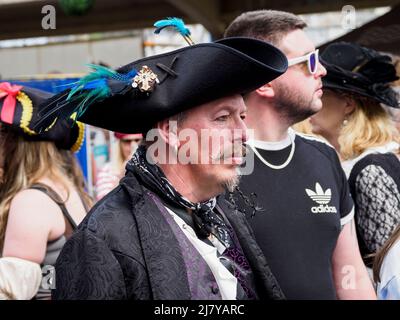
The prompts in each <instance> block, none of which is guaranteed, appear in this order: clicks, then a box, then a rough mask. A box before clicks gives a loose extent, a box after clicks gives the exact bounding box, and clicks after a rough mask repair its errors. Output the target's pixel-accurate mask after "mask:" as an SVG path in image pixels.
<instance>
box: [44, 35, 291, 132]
mask: <svg viewBox="0 0 400 320" xmlns="http://www.w3.org/2000/svg"><path fill="white" fill-rule="evenodd" d="M92 67H94V68H95V69H96V72H94V73H92V74H89V75H88V76H86V77H84V78H82V79H81V81H80V82H79V83H77V84H76V85H75V87H73V88H72V89H68V90H66V91H65V92H64V93H61V94H60V95H58V96H56V97H54V98H53V99H50V100H49V101H48V102H47V103H46V107H45V110H44V111H43V113H42V116H43V117H42V121H41V122H40V123H39V124H37V127H41V128H44V127H46V126H47V125H48V124H49V123H50V122H51V121H52V119H54V117H56V116H59V117H60V116H61V117H65V116H68V115H70V114H72V113H74V112H77V115H78V119H79V120H80V121H82V122H84V123H88V124H91V125H94V126H97V127H101V128H105V129H108V130H112V131H118V132H123V133H143V132H146V130H148V129H149V128H151V127H152V126H153V125H154V124H155V123H157V122H158V121H160V120H163V119H166V118H168V117H170V116H173V115H175V114H178V113H180V112H183V111H185V110H188V109H190V108H193V107H195V106H198V105H201V104H204V103H207V102H210V101H213V100H216V99H219V98H222V97H226V96H230V95H233V94H243V93H246V92H250V91H252V90H255V89H257V88H259V87H260V86H262V85H263V84H265V83H268V82H270V81H271V80H273V79H275V78H277V77H278V76H280V75H281V74H282V73H284V72H285V71H286V69H287V67H288V62H287V59H286V57H285V55H284V54H283V53H282V52H281V51H280V50H279V49H277V48H276V47H274V46H272V45H271V44H268V43H266V42H264V41H260V40H255V39H250V38H239V37H238V38H226V39H222V40H219V41H216V42H212V43H202V44H196V45H192V46H187V47H184V48H182V49H179V50H175V51H172V52H168V53H165V54H161V55H156V56H152V57H147V58H143V59H140V60H138V61H135V62H133V63H130V64H128V65H125V66H123V67H121V68H119V69H118V70H116V72H115V71H112V70H106V69H105V68H102V67H99V66H92ZM113 72H114V73H116V74H114V75H113ZM72 91H73V92H72Z"/></svg>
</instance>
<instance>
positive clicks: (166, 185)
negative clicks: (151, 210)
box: [127, 146, 233, 249]
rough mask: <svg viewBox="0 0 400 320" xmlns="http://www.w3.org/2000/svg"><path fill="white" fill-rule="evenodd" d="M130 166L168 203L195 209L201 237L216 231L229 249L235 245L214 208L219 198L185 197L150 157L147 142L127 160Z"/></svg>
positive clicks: (198, 234) (195, 222) (193, 210)
mask: <svg viewBox="0 0 400 320" xmlns="http://www.w3.org/2000/svg"><path fill="white" fill-rule="evenodd" d="M127 169H130V170H132V171H133V172H134V174H135V176H136V177H137V178H138V179H139V180H140V182H141V183H142V184H143V185H144V186H145V187H146V188H148V189H149V190H151V191H152V192H154V193H155V194H156V195H157V196H158V197H160V198H161V199H162V200H163V201H164V202H166V203H167V204H168V205H170V206H172V207H177V208H181V209H184V210H186V209H190V210H192V212H193V214H192V215H191V216H192V219H193V224H189V225H193V226H194V231H195V232H196V234H197V236H198V237H199V239H202V240H204V239H206V238H208V236H210V234H212V235H214V236H215V237H216V238H217V239H218V240H219V241H220V242H221V243H222V244H223V245H224V246H225V247H226V248H227V249H228V248H230V247H232V245H233V242H232V238H231V236H230V232H229V227H228V226H227V225H226V223H225V222H224V220H223V218H222V217H221V216H220V215H219V214H217V213H216V212H215V210H214V208H215V205H216V203H217V201H216V198H211V199H209V200H207V201H204V202H198V203H194V202H191V201H190V200H188V199H186V198H185V197H183V196H182V195H181V194H180V193H179V192H178V191H176V190H175V188H174V187H173V186H172V184H171V183H170V182H169V181H168V179H167V177H166V176H165V175H164V173H163V172H162V170H161V169H160V167H158V166H157V165H155V164H151V163H149V162H148V161H147V158H146V148H145V147H144V146H139V148H138V149H137V150H136V152H135V154H134V155H133V157H132V159H131V160H130V161H129V162H128V164H127ZM184 220H185V219H184Z"/></svg>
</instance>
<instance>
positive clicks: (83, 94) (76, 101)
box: [35, 64, 137, 130]
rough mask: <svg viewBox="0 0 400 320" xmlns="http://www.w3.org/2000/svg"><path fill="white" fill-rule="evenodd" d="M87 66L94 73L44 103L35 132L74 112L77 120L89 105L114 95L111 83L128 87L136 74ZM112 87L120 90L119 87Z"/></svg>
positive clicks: (134, 72)
mask: <svg viewBox="0 0 400 320" xmlns="http://www.w3.org/2000/svg"><path fill="white" fill-rule="evenodd" d="M88 66H89V67H91V68H92V69H93V70H94V71H93V72H91V73H89V74H88V75H86V76H84V77H82V78H81V79H80V80H79V81H77V82H74V83H71V84H69V85H68V86H69V87H70V88H69V89H67V90H65V91H63V92H62V93H60V94H58V95H56V96H54V97H53V98H50V99H49V100H48V101H47V102H46V106H44V108H43V111H42V112H41V115H40V116H41V119H40V121H39V122H38V123H37V124H36V125H35V128H36V129H37V130H43V129H44V128H46V126H48V125H49V124H50V123H51V122H52V121H53V120H54V119H55V118H56V117H61V118H67V117H69V116H71V114H73V113H75V112H76V113H77V118H79V117H80V116H81V115H82V114H83V113H85V111H86V110H87V108H88V107H89V106H90V105H92V104H93V103H95V102H99V101H103V100H104V99H106V98H108V97H110V96H111V95H112V94H113V93H114V92H113V90H112V87H111V85H110V84H111V83H114V84H115V83H116V82H117V83H120V84H122V87H128V86H130V85H131V83H132V79H133V78H134V77H135V76H136V74H137V71H136V70H135V69H132V70H131V71H129V72H128V73H126V74H121V73H118V72H117V71H115V70H112V69H109V68H107V67H104V66H99V65H95V64H89V65H88ZM114 87H118V88H121V85H118V86H114Z"/></svg>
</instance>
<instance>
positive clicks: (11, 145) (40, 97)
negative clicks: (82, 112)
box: [0, 83, 90, 298]
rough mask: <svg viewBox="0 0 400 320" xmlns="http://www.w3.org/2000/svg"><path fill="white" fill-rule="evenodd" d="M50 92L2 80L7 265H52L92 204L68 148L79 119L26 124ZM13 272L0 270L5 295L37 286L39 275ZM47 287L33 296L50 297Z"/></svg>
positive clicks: (74, 145)
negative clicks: (39, 127)
mask: <svg viewBox="0 0 400 320" xmlns="http://www.w3.org/2000/svg"><path fill="white" fill-rule="evenodd" d="M50 96H51V95H50V94H48V93H45V92H43V91H39V90H35V89H32V88H28V87H22V86H17V85H12V84H10V83H0V112H1V113H0V115H1V118H0V120H1V121H0V125H1V137H0V142H1V143H0V147H1V150H0V153H1V154H2V155H3V159H2V163H1V167H2V169H3V174H2V179H1V188H0V249H1V252H2V258H1V259H2V260H0V264H2V265H4V264H5V263H7V264H8V265H10V259H11V258H15V259H20V260H22V261H26V262H31V263H34V264H37V265H41V266H45V265H47V266H52V265H54V264H55V262H56V259H57V257H58V254H59V253H60V251H61V248H62V247H63V245H64V243H65V242H66V238H67V237H68V236H69V235H70V234H71V232H72V230H73V229H74V228H75V227H76V225H77V224H79V223H80V222H81V221H82V219H83V218H84V216H85V215H86V212H87V208H88V206H89V205H90V199H89V197H88V196H87V195H86V193H85V192H84V180H83V176H82V173H81V171H80V169H79V167H78V165H77V163H76V159H75V157H74V155H73V152H72V151H71V150H77V149H79V147H80V144H81V142H82V138H83V130H84V128H83V125H82V124H80V123H77V124H76V125H74V126H72V128H71V124H72V121H71V124H70V123H68V122H67V121H57V122H56V123H55V124H54V125H53V127H52V128H51V129H49V130H48V131H45V132H43V133H41V134H37V133H35V132H34V131H32V130H31V126H30V123H31V122H33V121H35V119H36V118H37V117H38V106H39V105H40V104H41V103H42V102H43V101H45V99H47V98H49V97H50ZM11 264H12V265H14V264H13V263H12V262H11ZM47 268H49V267H47ZM11 269H12V268H11ZM11 269H10V268H9V267H7V268H5V267H4V266H3V268H0V270H11ZM32 272H33V271H32ZM28 273H29V272H28ZM36 273H37V272H36ZM15 274H20V275H21V278H17V277H13V278H12V279H10V278H7V274H6V275H4V274H0V278H2V280H3V282H4V281H6V280H7V281H6V282H8V286H6V285H4V286H6V287H8V288H11V289H13V290H12V291H14V292H9V293H8V295H9V297H18V295H17V294H15V291H18V290H20V289H21V288H22V287H24V286H28V287H29V286H30V287H33V288H36V289H37V285H38V283H37V277H33V278H32V279H31V278H29V279H26V278H24V277H23V274H21V272H19V273H15V272H14V275H15ZM23 279H25V280H24V281H23ZM21 281H22V282H21ZM26 281H33V282H32V283H31V284H28V283H26ZM0 283H1V281H0ZM10 283H11V284H10ZM15 283H19V284H18V285H15ZM2 289H4V288H0V291H1V290H2ZM6 289H7V288H5V290H6ZM46 289H47V290H46ZM48 289H49V288H40V289H39V292H38V294H37V295H36V297H37V298H50V290H48ZM27 291H29V290H26V292H27ZM30 292H32V290H30ZM33 292H35V291H34V290H33ZM3 293H4V292H3ZM24 298H30V297H29V296H25V297H24Z"/></svg>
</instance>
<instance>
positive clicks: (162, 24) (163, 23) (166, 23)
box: [154, 17, 194, 45]
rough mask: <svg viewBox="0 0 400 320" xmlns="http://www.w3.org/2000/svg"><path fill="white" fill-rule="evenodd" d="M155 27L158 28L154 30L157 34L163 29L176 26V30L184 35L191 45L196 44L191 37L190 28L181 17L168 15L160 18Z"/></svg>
mask: <svg viewBox="0 0 400 320" xmlns="http://www.w3.org/2000/svg"><path fill="white" fill-rule="evenodd" d="M154 27H156V30H154V33H156V34H159V33H160V32H161V30H163V29H165V28H168V27H171V28H174V29H175V30H176V31H178V32H179V34H181V35H182V37H183V38H184V39H185V40H186V42H187V43H188V44H189V45H193V44H194V42H193V40H192V39H191V38H190V30H189V29H188V28H187V27H186V25H185V23H184V22H183V20H182V19H180V18H175V17H168V18H167V19H163V20H158V21H157V22H156V23H154Z"/></svg>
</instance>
